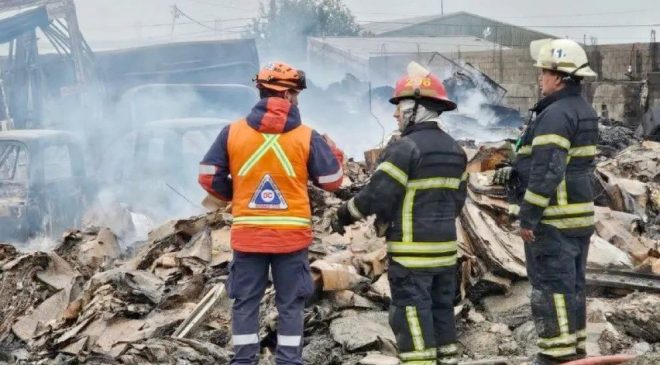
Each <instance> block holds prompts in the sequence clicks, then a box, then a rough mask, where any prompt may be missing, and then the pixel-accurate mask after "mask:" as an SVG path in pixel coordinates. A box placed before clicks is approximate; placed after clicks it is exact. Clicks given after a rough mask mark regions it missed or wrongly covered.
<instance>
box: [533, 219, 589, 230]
mask: <svg viewBox="0 0 660 365" xmlns="http://www.w3.org/2000/svg"><path fill="white" fill-rule="evenodd" d="M541 223H543V224H547V225H550V226H553V227H555V228H558V229H571V228H584V227H589V226H593V225H594V224H595V218H594V217H593V216H590V217H576V218H562V219H543V220H541Z"/></svg>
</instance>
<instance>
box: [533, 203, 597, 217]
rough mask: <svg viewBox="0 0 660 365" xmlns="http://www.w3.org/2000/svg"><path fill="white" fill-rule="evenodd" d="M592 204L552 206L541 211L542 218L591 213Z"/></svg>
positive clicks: (592, 209)
mask: <svg viewBox="0 0 660 365" xmlns="http://www.w3.org/2000/svg"><path fill="white" fill-rule="evenodd" d="M593 211H594V203H593V202H589V203H575V204H566V205H552V206H549V207H547V208H545V210H544V211H543V216H544V217H552V216H557V215H569V214H585V213H593Z"/></svg>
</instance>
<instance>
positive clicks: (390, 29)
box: [362, 11, 554, 38]
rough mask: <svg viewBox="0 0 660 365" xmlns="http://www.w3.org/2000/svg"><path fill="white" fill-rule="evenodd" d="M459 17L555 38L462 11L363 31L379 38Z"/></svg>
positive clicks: (375, 24) (369, 26)
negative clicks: (417, 26) (425, 24)
mask: <svg viewBox="0 0 660 365" xmlns="http://www.w3.org/2000/svg"><path fill="white" fill-rule="evenodd" d="M459 17H471V18H474V19H476V20H480V21H482V22H483V23H484V25H486V24H488V23H495V24H499V25H502V26H506V27H511V28H514V29H517V30H520V31H526V32H530V33H535V34H539V35H542V36H543V37H545V38H553V37H554V36H552V35H549V34H544V33H541V32H537V31H535V30H532V29H528V28H524V27H520V26H517V25H514V24H509V23H505V22H501V21H499V20H495V19H491V18H486V17H483V16H481V15H476V14H472V13H468V12H465V11H460V12H456V13H451V14H446V15H439V14H436V15H427V16H420V17H413V18H402V19H393V20H384V21H374V22H369V23H366V24H364V25H362V29H364V30H365V31H367V32H370V33H372V34H374V35H376V36H379V35H386V34H387V33H390V32H395V31H398V30H402V29H405V28H409V27H414V26H416V25H420V24H424V23H435V22H438V23H446V22H447V21H448V20H450V19H452V18H459ZM466 25H470V24H466ZM411 35H413V36H414V34H411Z"/></svg>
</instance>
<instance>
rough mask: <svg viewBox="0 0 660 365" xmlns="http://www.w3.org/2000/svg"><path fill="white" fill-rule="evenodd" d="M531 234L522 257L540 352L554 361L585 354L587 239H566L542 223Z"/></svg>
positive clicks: (559, 232) (584, 237)
mask: <svg viewBox="0 0 660 365" xmlns="http://www.w3.org/2000/svg"><path fill="white" fill-rule="evenodd" d="M534 234H535V236H536V239H535V240H534V242H533V243H528V244H525V256H526V259H527V275H528V277H529V281H530V283H531V284H532V295H531V306H532V316H533V317H534V323H535V325H536V332H537V333H538V335H539V341H538V346H539V349H540V353H541V354H543V355H545V356H547V357H551V358H555V359H557V360H562V358H570V357H573V356H574V355H576V354H585V353H586V326H587V320H586V289H585V286H586V284H585V274H586V266H587V255H588V253H589V240H590V237H589V236H582V237H568V236H566V235H564V234H563V233H562V232H561V231H560V230H558V229H557V228H554V227H551V226H548V225H544V224H540V225H539V227H538V228H537V229H536V230H535V232H534Z"/></svg>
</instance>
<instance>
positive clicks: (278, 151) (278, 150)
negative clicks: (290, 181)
mask: <svg viewBox="0 0 660 365" xmlns="http://www.w3.org/2000/svg"><path fill="white" fill-rule="evenodd" d="M273 151H275V156H277V159H278V160H280V163H281V164H282V166H283V167H284V170H285V171H286V175H287V176H292V177H295V176H296V171H295V170H294V169H293V165H291V161H289V159H288V158H287V157H286V153H285V152H284V150H283V149H282V146H280V144H279V143H277V142H275V144H274V145H273Z"/></svg>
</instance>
